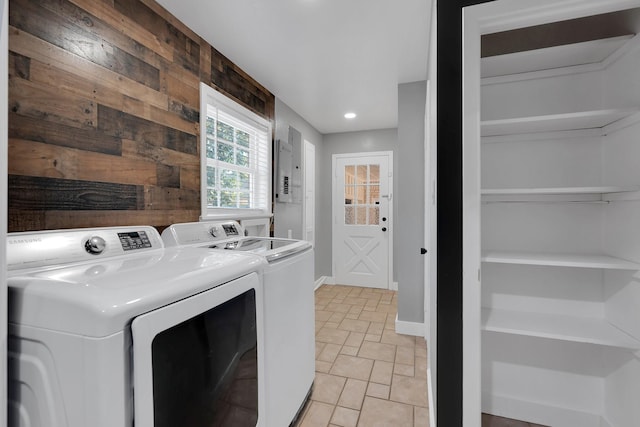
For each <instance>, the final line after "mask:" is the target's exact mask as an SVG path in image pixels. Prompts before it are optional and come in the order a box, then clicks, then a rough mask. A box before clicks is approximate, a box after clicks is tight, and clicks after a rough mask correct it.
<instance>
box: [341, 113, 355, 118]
mask: <svg viewBox="0 0 640 427" xmlns="http://www.w3.org/2000/svg"><path fill="white" fill-rule="evenodd" d="M344 118H345V119H355V118H356V113H346V114H345V115H344Z"/></svg>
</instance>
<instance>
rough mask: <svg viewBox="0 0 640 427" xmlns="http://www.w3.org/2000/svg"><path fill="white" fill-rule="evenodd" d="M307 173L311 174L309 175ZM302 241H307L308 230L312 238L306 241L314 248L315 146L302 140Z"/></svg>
mask: <svg viewBox="0 0 640 427" xmlns="http://www.w3.org/2000/svg"><path fill="white" fill-rule="evenodd" d="M309 172H312V173H311V174H309ZM302 173H303V177H302V187H303V189H302V194H303V196H302V200H303V203H302V240H307V237H308V235H307V233H308V231H309V229H311V230H312V233H313V238H312V239H311V240H307V241H309V242H310V243H311V246H313V247H315V246H316V176H317V174H316V146H315V145H313V143H311V142H309V141H307V140H306V139H303V141H302ZM309 192H311V193H312V196H311V197H312V203H311V206H309V202H308V193H309ZM308 214H310V215H311V223H310V224H309V223H308V222H307V216H308Z"/></svg>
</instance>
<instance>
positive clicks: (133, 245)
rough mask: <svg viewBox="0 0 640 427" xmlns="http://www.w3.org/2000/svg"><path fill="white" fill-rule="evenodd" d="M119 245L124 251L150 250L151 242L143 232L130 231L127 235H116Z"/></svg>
mask: <svg viewBox="0 0 640 427" xmlns="http://www.w3.org/2000/svg"><path fill="white" fill-rule="evenodd" d="M118 237H119V238H120V244H121V245H122V249H123V250H125V251H131V250H134V249H144V248H150V247H151V242H150V241H149V237H147V233H146V232H145V231H130V232H128V233H118Z"/></svg>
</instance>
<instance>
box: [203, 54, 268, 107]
mask: <svg viewBox="0 0 640 427" xmlns="http://www.w3.org/2000/svg"><path fill="white" fill-rule="evenodd" d="M211 84H212V85H213V86H214V87H216V88H218V89H219V90H221V91H222V92H224V93H225V94H227V95H229V96H231V97H232V98H234V99H236V100H237V101H238V102H240V103H241V104H242V105H244V106H245V107H247V108H249V109H250V110H251V111H253V112H255V113H256V114H258V115H260V116H262V117H264V118H267V119H269V120H270V119H272V118H273V112H272V111H270V110H269V109H268V102H267V100H268V99H270V98H273V95H272V94H271V92H269V91H268V90H267V89H265V88H264V87H263V86H262V85H260V84H259V83H258V82H257V81H255V80H254V79H252V78H251V77H249V76H248V75H247V74H246V73H245V72H244V71H242V70H241V69H240V68H238V67H237V66H236V65H235V64H233V62H231V61H230V60H229V59H228V58H226V57H225V56H224V55H222V54H221V53H220V52H218V51H217V50H216V49H215V48H213V47H212V48H211Z"/></svg>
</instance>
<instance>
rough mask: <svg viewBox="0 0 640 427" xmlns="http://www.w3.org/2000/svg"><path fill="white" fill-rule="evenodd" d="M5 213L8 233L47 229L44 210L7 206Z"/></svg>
mask: <svg viewBox="0 0 640 427" xmlns="http://www.w3.org/2000/svg"><path fill="white" fill-rule="evenodd" d="M7 213H8V215H7V231H8V232H9V233H13V232H17V231H35V230H46V229H47V225H46V219H45V212H44V211H26V210H21V209H13V208H11V207H9V209H8V212H7ZM61 228H69V227H68V226H67V227H61Z"/></svg>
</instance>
